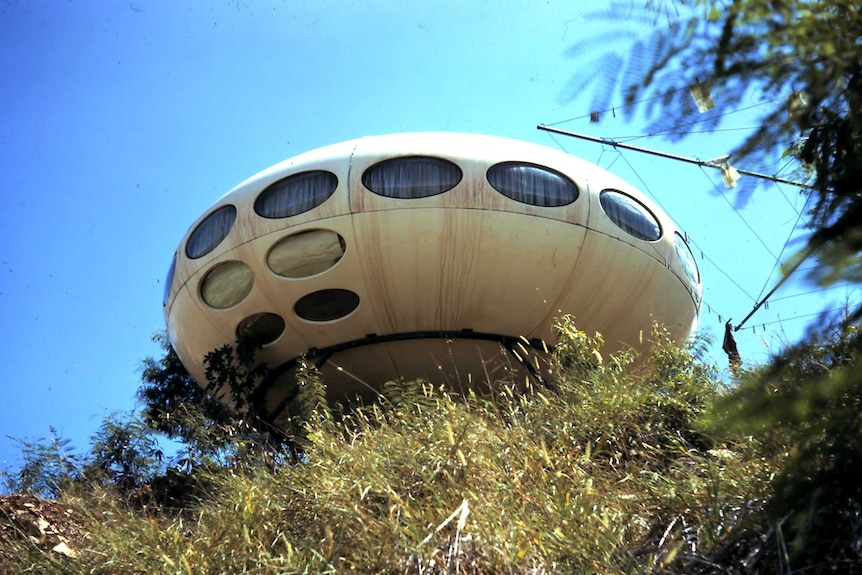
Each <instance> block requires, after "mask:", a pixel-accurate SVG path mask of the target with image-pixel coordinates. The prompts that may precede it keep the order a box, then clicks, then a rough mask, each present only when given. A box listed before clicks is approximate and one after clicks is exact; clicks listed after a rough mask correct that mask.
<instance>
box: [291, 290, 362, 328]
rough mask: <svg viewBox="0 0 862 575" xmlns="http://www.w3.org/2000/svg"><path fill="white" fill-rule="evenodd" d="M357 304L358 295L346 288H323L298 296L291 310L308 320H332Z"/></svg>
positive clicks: (353, 308) (343, 314)
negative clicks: (298, 298)
mask: <svg viewBox="0 0 862 575" xmlns="http://www.w3.org/2000/svg"><path fill="white" fill-rule="evenodd" d="M358 306H359V296H358V295H356V294H355V293H353V292H352V291H349V290H346V289H325V290H320V291H316V292H312V293H310V294H308V295H307V296H304V297H302V298H300V300H299V301H298V302H296V305H295V306H293V311H295V312H296V315H298V316H299V317H301V318H302V319H306V320H308V321H332V320H334V319H339V318H342V317H344V316H346V315H348V314H349V313H350V312H352V311H353V310H355V309H356V308H357V307H358Z"/></svg>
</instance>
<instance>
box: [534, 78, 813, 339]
mask: <svg viewBox="0 0 862 575" xmlns="http://www.w3.org/2000/svg"><path fill="white" fill-rule="evenodd" d="M683 89H687V87H684V88H678V89H676V90H673V91H671V92H667V93H665V94H660V95H657V96H653V97H650V98H644V99H642V100H639V101H637V102H633V103H631V104H627V105H626V106H630V105H634V104H639V103H643V102H646V101H649V100H651V99H655V98H658V97H664V96H665V95H667V94H672V93H675V92H678V91H680V90H683ZM787 97H788V96H780V97H777V98H774V99H772V100H769V101H766V102H759V103H757V104H753V105H751V106H746V107H744V108H739V109H736V110H731V111H728V112H725V113H722V114H713V115H711V116H709V117H708V118H702V119H698V120H695V121H693V122H687V123H682V124H677V125H676V126H673V127H671V128H668V129H665V130H657V131H655V132H651V133H647V134H643V135H639V136H631V137H625V138H622V139H617V141H621V140H623V139H624V140H625V141H632V140H637V139H641V138H646V137H654V136H660V135H684V134H690V133H704V132H716V131H741V130H745V129H751V128H728V129H713V130H689V131H679V130H680V128H685V127H688V126H695V125H697V124H699V123H702V122H704V121H707V120H710V119H714V118H716V117H725V116H729V115H731V114H736V113H740V112H744V111H748V110H751V109H754V108H758V107H762V106H764V105H769V104H773V103H775V102H778V101H781V100H785V99H786V98H787ZM626 106H613V107H610V108H607V109H606V110H601V111H599V113H600V114H603V113H607V112H612V113H613V114H614V116H616V110H617V109H624V108H625V107H626ZM593 116H594V113H590V114H585V115H582V116H577V117H574V118H569V119H566V120H561V121H558V122H554V123H550V124H545V125H546V126H556V125H560V124H563V123H566V122H570V121H573V120H579V119H584V118H588V117H589V118H592V117H593ZM549 133H550V132H549ZM551 138H552V139H553V140H554V142H555V143H557V145H558V146H559V147H560V148H561V149H563V151H566V150H565V148H564V147H563V146H562V145H561V144H560V142H559V141H558V140H557V139H556V138H555V137H554V136H553V134H551ZM613 144H614V142H612V141H608V142H606V143H605V145H602V153H601V154H600V156H599V159H601V158H602V157H603V155H604V152H605V149H606V147H605V146H606V145H611V146H613ZM614 149H615V150H616V151H617V153H618V154H617V157H616V158H615V159H614V161H613V162H612V164H613V163H615V162H616V161H617V160H618V159H619V158H622V159H623V161H625V162H626V164H627V165H628V166H629V168H630V169H631V170H632V172H633V173H635V175H636V176H637V178H638V180H639V181H640V182H641V185H643V186H644V189H645V191H646V192H647V193H648V194H649V196H650V197H651V198H652V199H653V200H654V201H655V202H656V203H657V204H658V205H659V206H660V207H661V208H662V209H664V210H665V211H667V210H666V209H665V208H664V206H663V205H662V204H661V201H660V200H659V199H658V198H657V197H656V196H655V195H654V194H653V193H652V192H651V191H650V190H649V186H648V185H647V184H646V182H645V181H644V179H643V178H642V177H641V176H640V174H639V173H638V172H637V170H635V168H634V166H632V164H631V162H629V161H628V158H626V157H625V156H624V155H623V154H622V153H621V152H620V150H619V149H618V148H616V147H615V148H614ZM792 163H793V160H792V159H791V160H788V162H786V163H785V164H784V165H783V166H782V167H781V168H780V169H779V170H778V172H776V174H778V173H781V172H783V171H784V170H786V169H787V168H788V166H790V165H791V164H792ZM612 164H611V165H612ZM608 168H610V166H608ZM700 168H701V171H702V172H704V175H706V173H705V170H703V166H702V165H701V166H700ZM707 178H708V179H709V180H710V182H711V183H712V184H713V187H714V188H716V189H717V191H719V194H720V195H721V196H722V198H723V199H724V200H725V201H726V202H727V203H728V205H729V206H730V207H731V209H732V210H733V212H734V213H735V214H736V215H737V216H738V217H739V218H740V219H741V220H742V222H743V224H744V225H745V226H746V227H747V228H748V230H749V231H750V232H751V233H752V235H753V236H754V237H755V238H756V239H757V240H758V241H759V242H760V244H761V245H762V246H763V248H764V249H765V250H766V251H767V253H768V254H769V255H770V256H771V257H772V258H773V268H772V270H771V271H770V274H769V276H767V279H766V283H765V284H764V286H763V287H762V288H761V291H760V295H759V296H758V298H754V297H753V296H751V294H749V293H748V291H747V290H746V289H745V288H743V287H742V286H741V285H740V284H739V283H738V282H736V281H735V280H734V279H733V277H732V276H731V275H730V274H728V273H727V272H725V271H724V270H723V269H722V268H721V266H719V265H718V264H717V263H716V262H715V261H714V260H712V259H711V258H709V257H708V256H706V255H705V254H704V252H703V250H702V249H701V248H700V246H699V245H697V243H696V242H695V241H694V240H692V239H691V238H688V236H687V237H686V239H687V240H689V243H691V244H692V245H694V247H696V248H697V249H698V250H700V252H701V259H705V260H706V261H708V262H709V263H710V264H711V265H712V266H713V267H714V268H715V269H716V270H718V271H719V272H720V273H721V274H723V275H724V276H725V277H726V278H727V279H728V280H729V281H730V282H731V283H732V284H733V285H734V286H735V287H736V288H737V289H739V290H740V291H741V292H742V293H743V294H745V295H746V296H747V297H748V298H749V299H751V300H752V301H754V302H757V301H758V299H759V298H760V296H761V295H762V294H763V291H764V290H765V289H766V285H768V282H769V277H771V276H772V274H773V273H774V271H775V268H776V267H777V266H778V265H779V264H780V259H781V257H782V256H783V254H784V252H785V251H786V249H787V246H788V245H789V242H790V240H791V239H792V236H793V233H794V232H795V231H796V229H797V227H798V225H799V221H800V220H801V217H802V215H803V214H804V213H805V209H806V207H807V205H808V202H809V200H810V197H811V194H810V193H809V194H808V195H807V196H806V201H805V204H804V205H803V208H802V210H797V209H796V205H795V204H794V203H793V202H791V201H790V199H789V198H788V197H787V195H786V194H785V193H784V190H783V189H782V188H781V187H780V186H778V182H776V181H775V180H773V183H775V184H776V186H777V187H778V191H779V193H780V194H781V196H782V197H783V198H784V199H785V201H786V202H787V203H788V205H789V206H790V207H791V209H792V210H793V212H794V213H795V214H796V216H797V218H796V221H795V222H794V225H793V229H791V231H790V234H789V235H788V238H787V239H786V240H785V242H784V245H783V247H782V249H781V252H780V254H779V255H778V256H776V255H775V253H774V252H773V251H772V249H771V248H770V247H769V246H768V245H767V244H766V242H765V241H764V240H763V238H761V237H760V235H759V234H758V233H757V232H756V231H755V230H754V228H753V227H752V226H751V225H750V224H749V223H748V221H747V220H746V218H745V217H744V216H743V215H742V214H741V213H740V212H739V210H737V208H736V206H734V205H733V203H732V202H731V201H730V200H729V199H728V198H727V196H726V194H724V192H723V191H722V190H721V189H720V188H718V186H717V185H716V184H715V182H714V181H713V180H712V178H709V176H707ZM814 291H815V292H816V291H822V290H814ZM812 293H813V292H812ZM770 295H771V294H770ZM799 295H803V294H799ZM791 297H797V296H795V295H791V296H785V297H782V298H776V299H775V300H773V301H780V300H783V299H788V298H791ZM763 303H765V302H761V303H760V304H758V305H757V306H755V309H757V308H758V307H759V306H760V305H762V304H763ZM703 304H704V305H706V306H707V308H708V309H709V310H710V311H712V308H711V305H709V304H708V303H707V302H706V301H705V300H703ZM767 307H768V306H767ZM715 313H716V315H717V316H718V317H719V319H721V318H722V315H721V314H719V313H718V312H715ZM818 313H819V312H818ZM750 315H751V314H749V317H750ZM813 315H818V314H808V315H806V316H804V317H811V316H813ZM797 317H802V316H797ZM746 319H747V318H746ZM791 319H796V318H791ZM781 321H783V320H776V321H772V322H767V323H763V324H761V325H771V324H773V323H780V322H781ZM740 328H741V325H737V327H736V330H737V331H738V330H739V329H740ZM751 329H754V327H752V328H751Z"/></svg>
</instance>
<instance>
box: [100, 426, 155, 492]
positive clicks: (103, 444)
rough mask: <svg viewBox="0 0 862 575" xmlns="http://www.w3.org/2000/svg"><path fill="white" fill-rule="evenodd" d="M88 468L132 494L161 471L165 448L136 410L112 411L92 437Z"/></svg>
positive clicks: (116, 486)
mask: <svg viewBox="0 0 862 575" xmlns="http://www.w3.org/2000/svg"><path fill="white" fill-rule="evenodd" d="M91 441H92V446H91V448H90V457H91V458H92V459H91V461H90V463H89V465H88V468H90V469H89V470H90V471H91V472H90V473H89V475H90V476H91V477H92V475H93V474H92V470H98V472H99V475H100V476H101V477H102V478H104V480H105V481H107V482H109V483H110V484H111V485H113V486H114V487H115V488H117V489H119V490H121V491H123V492H126V493H129V492H131V491H133V490H135V489H138V488H140V487H142V486H143V485H145V484H146V483H148V482H150V481H151V480H152V479H153V478H154V477H155V476H156V474H157V473H158V472H159V471H161V463H162V451H161V449H159V446H158V442H157V441H156V438H155V437H154V436H153V435H152V433H150V430H149V428H148V427H147V426H146V424H145V422H144V421H143V420H142V419H141V418H140V417H138V416H137V415H136V414H134V413H129V414H127V415H125V416H124V417H121V416H120V415H118V414H112V415H109V416H108V417H106V418H105V419H103V420H102V425H101V426H100V427H99V429H98V431H96V434H95V435H93V437H92V438H91Z"/></svg>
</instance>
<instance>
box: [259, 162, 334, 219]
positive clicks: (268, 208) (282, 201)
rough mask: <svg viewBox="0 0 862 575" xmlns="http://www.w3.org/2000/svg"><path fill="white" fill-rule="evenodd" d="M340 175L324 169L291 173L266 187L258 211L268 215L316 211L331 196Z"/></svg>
mask: <svg viewBox="0 0 862 575" xmlns="http://www.w3.org/2000/svg"><path fill="white" fill-rule="evenodd" d="M336 187H338V177H337V176H336V175H335V174H333V173H331V172H326V171H323V170H314V171H311V172H301V173H299V174H293V175H292V176H287V177H286V178H283V179H281V180H279V181H277V182H275V183H274V184H270V185H269V186H268V187H266V188H265V189H264V190H263V191H262V192H261V193H260V194H259V195H258V196H257V199H256V200H255V201H254V211H255V212H256V213H257V214H258V215H259V216H263V217H265V218H286V217H289V216H295V215H298V214H301V213H303V212H307V211H308V210H312V209H314V208H316V207H317V206H319V205H320V204H322V203H323V202H325V201H326V200H328V199H329V196H331V195H332V194H333V193H334V192H335V188H336Z"/></svg>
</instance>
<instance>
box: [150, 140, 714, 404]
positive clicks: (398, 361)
mask: <svg viewBox="0 0 862 575" xmlns="http://www.w3.org/2000/svg"><path fill="white" fill-rule="evenodd" d="M492 184H493V185H492ZM369 188H370V189H369ZM603 191H604V192H606V194H605V197H604V199H601V194H602V192H603ZM513 198H514V199H513ZM225 206H232V207H233V208H234V209H235V210H236V217H235V220H234V221H233V222H232V224H231V225H230V229H229V230H228V231H227V232H226V233H225V222H226V221H227V219H226V218H225V217H224V214H225V213H232V211H229V210H227V209H226V208H225ZM603 206H604V207H603ZM211 214H216V216H214V217H212V218H210V216H211ZM208 218H210V219H208ZM211 222H212V223H211ZM656 235H657V236H658V237H657V238H656ZM191 236H195V238H194V242H195V243H194V246H191V247H193V248H194V249H193V253H191V254H190V253H189V249H191V248H190V246H188V245H187V244H188V243H189V238H190V237H191ZM653 238H656V239H653ZM681 239H682V236H681V235H679V229H678V228H677V227H676V225H675V224H674V223H673V221H672V220H671V219H670V218H669V217H668V216H667V214H665V213H664V212H663V210H662V209H661V208H660V207H658V206H657V205H655V204H654V203H653V202H651V201H650V200H649V198H647V197H645V196H644V195H643V194H642V193H640V192H639V191H638V190H637V189H635V188H634V187H632V186H631V185H630V184H628V183H627V182H625V181H624V180H622V179H620V178H618V177H617V176H614V175H613V174H611V173H609V172H607V171H606V170H604V169H602V168H599V167H598V166H596V165H594V164H591V163H589V162H586V161H584V160H581V159H579V158H576V157H573V156H570V155H568V154H565V153H563V152H561V151H558V150H554V149H551V148H547V147H544V146H539V145H536V144H531V143H526V142H521V141H516V140H510V139H505V138H499V137H492V136H482V135H474V134H457V133H414V134H395V135H387V136H375V137H367V138H362V139H358V140H353V141H349V142H344V143H341V144H336V145H333V146H328V147H325V148H320V149H318V150H314V151H311V152H308V153H305V154H302V155H300V156H297V157H295V158H292V159H289V160H286V161H284V162H281V163H279V164H277V165H275V166H273V167H271V168H269V169H267V170H264V171H263V172H261V173H259V174H257V175H256V176H254V177H252V178H250V179H248V180H246V181H245V182H243V183H242V184H240V185H239V186H237V187H236V188H234V189H233V190H232V191H231V192H229V193H228V194H226V195H225V196H223V197H222V198H221V199H219V200H218V201H217V202H216V203H215V204H214V205H213V206H212V207H211V208H210V209H209V210H207V212H206V213H205V214H204V216H203V217H202V218H201V219H200V220H199V221H198V222H196V223H195V224H194V225H193V226H192V227H191V228H190V230H189V233H187V234H186V236H185V237H184V238H183V240H182V242H181V243H180V246H179V249H178V250H177V255H176V262H175V264H173V265H172V274H171V277H169V284H168V286H167V291H166V298H165V308H164V309H165V318H166V322H167V326H168V333H169V336H170V339H171V342H172V343H173V345H174V348H175V349H176V351H177V353H178V354H179V356H180V358H181V359H182V361H183V363H184V364H185V365H186V367H187V368H188V369H189V371H190V372H191V373H192V375H193V376H195V378H196V379H198V381H203V372H204V366H203V357H204V355H206V353H208V352H209V351H211V350H213V349H215V348H217V347H221V346H222V345H224V344H226V343H234V342H235V341H236V339H237V337H238V334H242V335H245V336H247V335H248V334H249V333H252V334H255V333H257V332H256V331H255V330H258V331H259V332H260V342H261V343H262V344H264V345H263V348H262V351H261V355H260V359H262V360H263V361H266V362H267V363H268V365H270V366H271V367H274V368H278V367H279V366H285V371H284V374H286V375H282V376H281V378H280V379H278V380H277V381H275V382H271V385H270V387H272V389H270V390H268V391H267V393H266V396H267V405H268V406H269V407H270V408H273V406H275V405H277V404H279V403H283V402H284V401H285V398H289V397H290V393H291V390H290V388H291V385H292V383H291V381H290V375H289V373H290V370H289V369H287V368H288V367H289V365H290V362H292V361H294V360H295V359H296V358H297V357H299V356H301V355H303V354H307V353H309V350H311V351H312V355H313V354H314V353H315V352H320V351H321V350H324V351H326V350H328V351H327V352H326V353H321V354H320V355H319V357H321V358H324V359H326V362H325V363H323V364H322V365H323V370H324V377H325V380H326V383H327V385H328V386H329V388H330V392H332V393H334V394H336V395H337V394H338V393H339V390H340V389H341V390H342V391H344V392H345V393H347V392H348V391H351V390H352V389H353V387H354V386H355V384H356V381H357V380H362V381H363V382H364V383H363V384H362V385H364V384H365V383H370V384H379V383H382V382H383V381H386V380H389V379H395V378H397V377H405V378H416V377H425V378H431V379H434V378H435V377H436V378H437V379H440V378H443V379H449V380H451V379H457V380H459V381H460V382H461V383H462V384H463V383H464V382H465V381H468V380H475V379H476V378H482V379H484V378H485V377H486V376H492V377H495V376H494V375H493V374H497V373H505V372H507V371H511V370H510V366H508V365H504V364H507V363H511V362H512V358H511V357H510V356H507V355H506V354H505V353H502V354H501V352H500V341H503V340H504V339H505V338H510V339H511V338H519V337H523V338H525V340H527V341H533V342H536V341H538V340H542V341H544V342H547V343H548V344H549V345H552V344H553V342H554V334H553V320H554V318H556V317H559V316H561V315H562V314H572V315H574V316H575V318H576V324H577V325H578V327H579V328H580V329H583V330H585V331H587V332H589V333H592V332H594V331H599V332H601V333H602V334H603V335H604V337H605V341H606V342H607V345H608V346H609V347H610V348H611V349H619V348H621V347H623V346H633V347H639V346H640V342H641V341H643V339H644V338H643V336H644V335H646V334H648V332H649V330H650V329H651V326H652V324H653V323H654V322H657V323H660V324H662V325H664V326H666V327H667V328H668V329H669V330H670V332H671V334H672V335H673V336H674V337H676V338H677V339H683V338H685V337H687V336H688V335H689V334H690V333H691V331H692V330H693V329H694V328H695V326H696V323H697V318H698V313H699V307H700V297H701V285H700V279H699V274H698V273H697V270H696V267H694V268H693V266H695V264H694V260H693V258H690V257H682V256H681V253H682V254H683V255H684V254H685V252H684V251H683V252H681V248H682V249H684V250H687V249H688V248H687V246H684V245H683V246H680V245H679V241H680V240H681ZM683 241H684V240H683ZM213 244H214V245H213ZM200 246H204V247H206V248H209V251H207V252H206V253H200V252H201V251H203V249H202V248H201V247H200ZM688 253H689V254H690V252H688ZM190 255H193V256H195V257H194V258H192V257H190ZM232 262H241V263H242V264H244V265H243V266H239V265H238V264H235V263H232ZM226 264H229V265H226ZM226 269H227V270H231V269H236V270H242V271H243V274H245V275H243V276H242V277H243V278H246V279H245V280H244V281H249V280H248V277H249V276H248V273H247V272H246V271H245V270H246V269H248V270H249V271H250V283H251V285H250V287H249V286H247V285H245V284H244V285H243V286H242V289H234V290H232V291H229V290H228V288H225V290H226V293H224V294H222V293H221V292H218V291H217V290H218V289H220V286H221V285H222V284H223V283H226V282H224V281H221V282H220V281H217V280H218V279H219V278H220V277H221V276H220V275H219V274H220V272H221V270H226ZM223 275H224V277H229V276H227V275H226V274H223ZM207 278H215V279H210V280H208V279H207ZM203 296H206V297H203ZM207 301H210V302H211V303H212V302H216V303H217V305H216V306H213V305H210V304H208V303H207ZM259 318H266V320H265V321H264V320H262V319H259ZM260 322H264V323H260ZM259 325H260V326H263V327H259ZM282 325H283V328H282ZM240 326H242V327H240ZM471 333H475V334H477V337H475V338H471V337H470V334H471ZM498 336H499V339H498V340H495V338H496V337H498ZM520 355H523V354H520ZM321 361H322V360H321ZM501 362H502V363H501ZM501 366H502V367H501ZM345 373H349V375H345Z"/></svg>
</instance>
